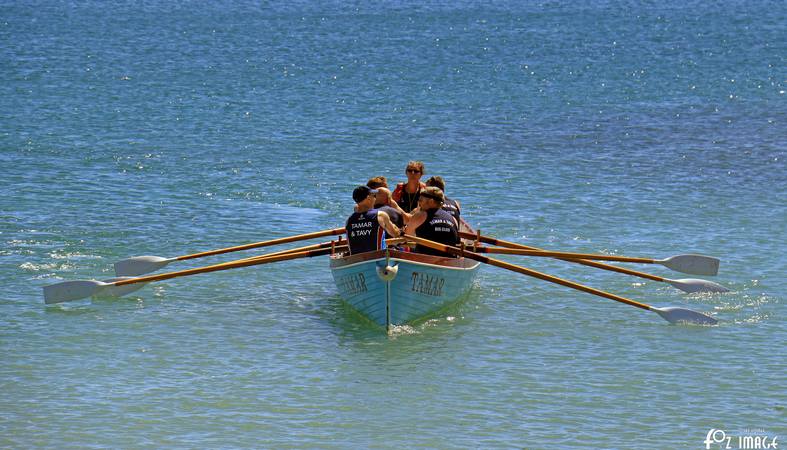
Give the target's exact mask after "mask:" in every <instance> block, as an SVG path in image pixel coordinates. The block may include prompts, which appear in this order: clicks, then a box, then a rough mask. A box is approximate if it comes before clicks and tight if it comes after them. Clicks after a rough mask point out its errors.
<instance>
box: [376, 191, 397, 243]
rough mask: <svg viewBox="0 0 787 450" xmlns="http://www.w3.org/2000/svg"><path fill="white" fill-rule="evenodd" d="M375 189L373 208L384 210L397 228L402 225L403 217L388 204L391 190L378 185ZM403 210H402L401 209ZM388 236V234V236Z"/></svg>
mask: <svg viewBox="0 0 787 450" xmlns="http://www.w3.org/2000/svg"><path fill="white" fill-rule="evenodd" d="M376 189H377V195H376V196H375V199H374V209H379V210H380V211H385V213H386V214H388V217H390V218H391V222H393V224H394V225H396V226H397V227H399V228H402V227H403V226H404V218H403V217H402V215H401V214H400V213H399V211H398V210H397V209H396V208H393V207H391V206H389V205H388V204H389V202H390V201H391V191H389V190H388V188H385V187H379V188H376ZM402 212H404V211H402ZM389 237H390V236H389Z"/></svg>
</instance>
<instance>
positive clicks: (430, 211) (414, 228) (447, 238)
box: [407, 186, 459, 256]
mask: <svg viewBox="0 0 787 450" xmlns="http://www.w3.org/2000/svg"><path fill="white" fill-rule="evenodd" d="M444 201H445V194H443V191H442V190H441V189H440V188H438V187H434V186H429V187H426V188H424V189H421V192H420V195H419V197H418V211H417V212H416V213H415V214H413V217H412V218H410V221H409V222H408V223H407V233H410V234H415V235H416V236H417V237H420V238H424V239H429V240H430V241H435V242H439V243H441V244H446V245H458V244H459V231H458V230H459V224H458V222H457V221H456V219H454V217H453V216H452V215H451V214H450V213H449V212H448V211H446V210H444V209H441V207H442V206H443V202H444ZM415 251H416V252H418V253H424V254H427V255H440V256H448V255H447V254H445V253H442V252H440V251H437V250H433V249H431V248H429V247H424V246H422V245H418V246H416V248H415Z"/></svg>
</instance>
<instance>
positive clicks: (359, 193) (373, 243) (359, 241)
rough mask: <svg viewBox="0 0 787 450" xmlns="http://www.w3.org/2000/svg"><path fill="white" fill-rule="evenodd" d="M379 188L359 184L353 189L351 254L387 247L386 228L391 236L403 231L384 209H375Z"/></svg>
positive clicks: (349, 220)
mask: <svg viewBox="0 0 787 450" xmlns="http://www.w3.org/2000/svg"><path fill="white" fill-rule="evenodd" d="M376 194H377V190H375V189H369V187H367V186H358V187H357V188H355V190H353V200H354V201H355V203H356V206H355V212H354V213H353V214H352V215H351V216H350V217H349V218H347V223H346V225H345V229H346V230H347V243H348V244H349V246H350V254H351V255H354V254H356V253H364V252H371V251H374V250H382V249H384V248H385V233H383V230H385V232H386V233H388V235H389V236H392V237H397V236H399V234H400V233H401V231H400V230H399V227H397V226H396V225H394V224H393V223H392V222H391V218H390V217H389V216H388V214H386V213H385V212H384V211H379V210H377V209H373V207H374V199H375V196H376Z"/></svg>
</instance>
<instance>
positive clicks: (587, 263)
mask: <svg viewBox="0 0 787 450" xmlns="http://www.w3.org/2000/svg"><path fill="white" fill-rule="evenodd" d="M459 235H460V236H461V237H463V238H465V239H475V238H476V237H477V236H476V235H475V234H470V233H463V232H460V233H459ZM481 242H483V243H485V244H491V245H499V246H501V247H508V248H512V249H522V250H535V251H545V250H542V249H540V248H538V247H531V246H529V245H524V244H518V243H516V242H510V241H504V240H502V239H496V238H493V237H489V236H483V235H482V236H481ZM558 259H562V260H564V261H570V262H574V263H577V264H582V265H585V266H590V267H595V268H598V269H604V270H610V271H613V272H618V273H624V274H626V275H633V276H635V277H640V278H646V279H648V280H653V281H662V282H664V281H667V280H666V278H663V277H659V276H656V275H652V274H649V273H645V272H639V271H636V270H631V269H625V268H623V267H618V266H613V265H610V264H604V263H600V262H596V261H589V260H587V259H573V258H561V257H558Z"/></svg>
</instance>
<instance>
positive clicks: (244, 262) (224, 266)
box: [111, 248, 331, 286]
mask: <svg viewBox="0 0 787 450" xmlns="http://www.w3.org/2000/svg"><path fill="white" fill-rule="evenodd" d="M330 252H331V249H329V248H326V249H319V250H307V251H303V252H296V253H287V254H283V255H278V256H258V257H256V258H248V259H241V260H238V261H230V262H226V263H221V264H214V265H212V266H206V267H197V268H194V269H186V270H179V271H177V272H168V273H162V274H159V275H149V276H146V277H138V278H132V279H129V280H122V281H116V282H114V283H111V284H112V285H114V286H124V285H126V284H134V283H150V282H152V281H161V280H168V279H170V278H177V277H185V276H188V275H197V274H200V273H209V272H217V271H219V270H228V269H236V268H239V267H247V266H254V265H257V264H266V263H272V262H279V261H288V260H291V259H297V258H306V257H312V256H321V255H327V254H330Z"/></svg>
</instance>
